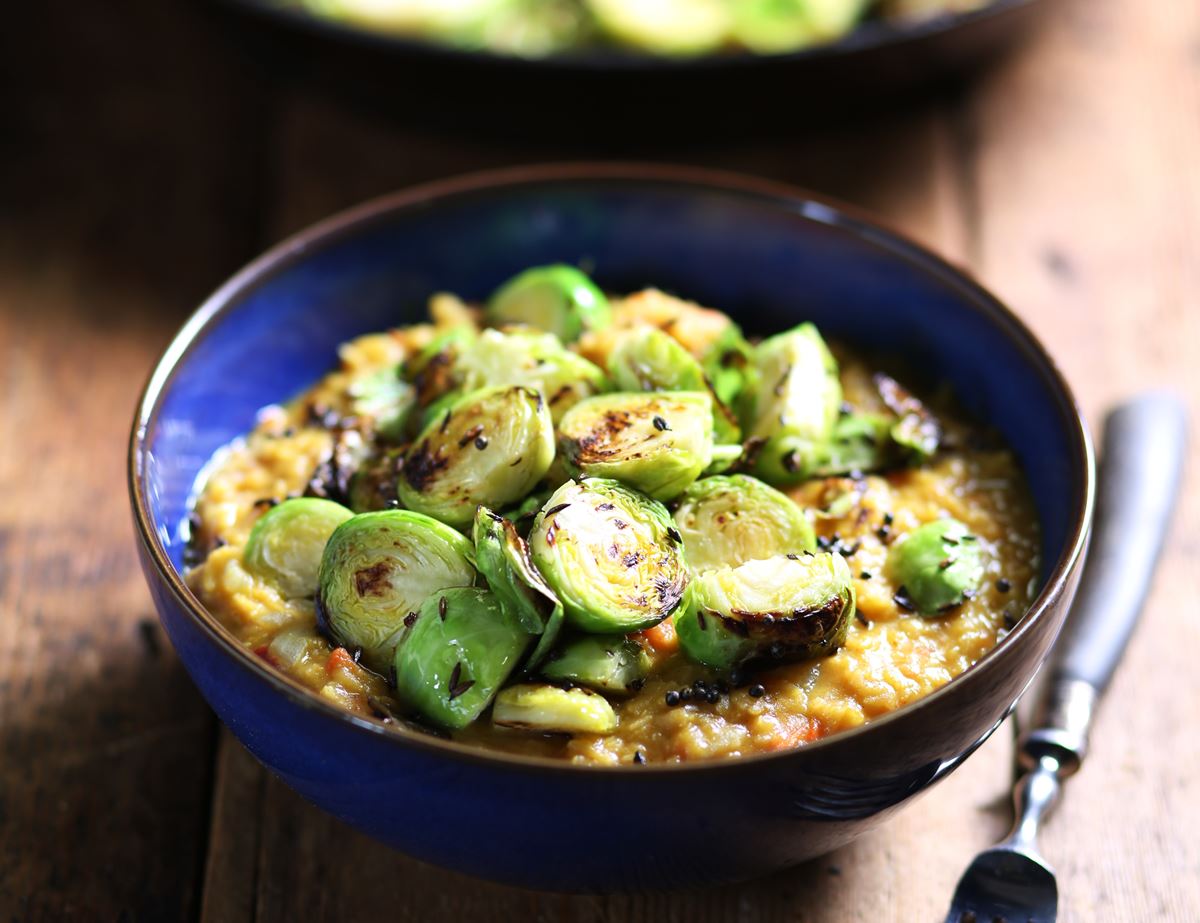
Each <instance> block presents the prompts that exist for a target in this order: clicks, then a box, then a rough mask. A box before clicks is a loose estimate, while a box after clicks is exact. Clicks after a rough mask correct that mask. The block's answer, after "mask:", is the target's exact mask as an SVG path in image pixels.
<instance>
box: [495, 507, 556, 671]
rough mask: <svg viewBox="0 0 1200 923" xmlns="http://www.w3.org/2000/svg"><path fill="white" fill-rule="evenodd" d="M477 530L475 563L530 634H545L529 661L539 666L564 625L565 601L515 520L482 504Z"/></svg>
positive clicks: (501, 603) (506, 608)
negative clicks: (551, 584) (540, 569)
mask: <svg viewBox="0 0 1200 923" xmlns="http://www.w3.org/2000/svg"><path fill="white" fill-rule="evenodd" d="M473 533H474V537H475V566H476V567H478V568H479V572H480V573H481V574H483V576H484V579H486V580H487V582H488V586H490V587H491V588H492V592H493V593H495V594H496V598H497V599H498V600H499V601H500V605H501V606H503V607H504V608H505V610H506V611H507V612H508V613H509V614H510V615H511V616H512V617H513V618H514V619H515V620H516V621H518V622H519V623H520V624H521V626H522V627H523V628H524V629H525V630H526V631H528V632H529V633H530V634H533V635H541V636H542V637H541V638H540V639H539V641H538V646H537V650H535V651H534V655H533V656H532V657H530V663H529V664H528V666H530V667H532V666H535V665H536V664H537V662H538V660H540V657H539V656H538V655H539V654H544V653H545V652H546V651H549V649H550V647H551V645H553V644H554V641H555V638H556V637H557V635H558V631H559V628H560V627H561V626H562V621H563V608H562V603H560V602H559V601H558V597H557V596H555V595H554V591H553V590H552V589H550V587H549V585H548V584H547V583H546V581H545V580H544V579H543V578H542V575H541V574H540V573H538V569H537V568H536V567H534V566H533V561H532V560H531V559H530V557H529V546H528V545H527V544H526V542H525V539H523V538H521V536H520V534H519V533H518V532H517V528H516V526H515V525H514V524H513V523H512V522H510V521H509V520H507V519H505V518H504V517H503V516H498V515H496V514H495V513H493V512H492V511H491V510H489V509H488V508H487V507H486V506H481V507H480V508H479V511H478V512H477V513H476V514H475V528H474V530H473ZM547 635H548V637H547Z"/></svg>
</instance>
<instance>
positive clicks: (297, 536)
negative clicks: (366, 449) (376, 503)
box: [242, 497, 354, 598]
mask: <svg viewBox="0 0 1200 923" xmlns="http://www.w3.org/2000/svg"><path fill="white" fill-rule="evenodd" d="M353 515H354V514H353V513H352V512H351V511H350V510H348V509H346V508H345V507H344V506H342V505H341V504H340V503H334V502H333V501H332V500H320V499H317V498H316V497H296V498H294V499H291V500H284V501H283V502H282V503H280V504H278V505H277V506H274V507H272V508H271V509H269V510H268V511H267V512H266V513H265V514H264V515H263V517H262V518H261V519H260V520H259V521H258V522H256V523H255V524H254V528H253V529H251V530H250V537H249V538H248V539H247V540H246V548H245V550H244V551H243V552H242V561H243V562H244V564H245V566H246V569H247V570H248V571H250V573H252V574H254V575H255V576H257V577H261V578H262V579H263V580H265V581H267V583H269V584H271V585H272V586H273V587H275V589H277V590H278V591H279V592H280V593H281V594H283V595H284V596H289V597H293V598H299V597H306V596H312V595H313V594H314V593H316V591H317V572H318V570H320V567H321V555H322V554H323V553H324V551H325V544H326V542H328V541H329V536H331V535H333V533H334V530H336V529H337V527H338V526H340V525H341V524H342V523H344V522H345V521H346V520H348V519H350V518H351V517H352V516H353Z"/></svg>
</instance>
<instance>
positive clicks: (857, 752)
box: [129, 166, 1093, 891]
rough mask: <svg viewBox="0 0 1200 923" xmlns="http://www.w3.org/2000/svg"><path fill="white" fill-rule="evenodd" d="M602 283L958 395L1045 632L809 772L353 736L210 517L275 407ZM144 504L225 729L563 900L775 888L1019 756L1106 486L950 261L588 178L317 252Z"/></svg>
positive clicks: (152, 547) (1004, 328) (453, 202)
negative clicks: (382, 343)
mask: <svg viewBox="0 0 1200 923" xmlns="http://www.w3.org/2000/svg"><path fill="white" fill-rule="evenodd" d="M555 261H564V262H570V263H576V262H581V261H583V262H586V263H587V264H589V265H591V266H593V267H594V274H595V277H596V278H597V280H598V281H599V282H600V284H601V285H603V286H604V287H606V288H609V289H612V290H615V291H630V290H634V289H637V288H639V287H642V286H645V285H650V284H654V285H658V286H660V287H663V288H666V289H668V290H674V291H677V292H679V293H681V294H683V295H686V296H688V297H691V298H695V299H697V300H699V301H701V302H703V303H706V304H711V305H716V306H718V307H720V308H723V309H725V310H726V311H728V312H730V313H731V314H733V316H734V317H736V318H737V319H738V320H739V321H741V322H742V323H743V324H744V325H745V326H746V327H747V328H748V329H749V330H750V331H751V332H768V331H772V330H779V329H783V328H785V327H788V326H791V325H793V324H796V323H797V322H799V321H801V320H812V321H815V322H816V323H817V324H818V325H819V326H820V327H821V329H822V330H823V331H824V332H826V333H827V334H828V335H829V336H831V337H833V338H835V339H840V340H844V341H847V342H849V343H852V344H855V345H857V346H859V347H863V348H865V349H868V350H885V351H888V352H890V353H891V354H894V355H900V356H903V357H906V358H907V359H909V360H910V361H911V362H912V363H913V364H914V366H915V367H918V368H923V369H926V370H930V371H931V372H933V373H934V374H935V375H936V377H938V378H940V379H943V380H945V381H948V382H950V383H951V384H952V385H953V386H954V388H955V389H956V391H957V393H958V395H959V397H960V398H961V400H962V401H963V402H964V404H965V405H966V406H967V408H968V409H969V410H970V411H971V412H973V413H974V414H976V415H977V416H978V417H979V418H980V419H983V420H988V421H991V422H992V423H994V424H995V425H996V426H997V427H998V428H999V429H1000V431H1001V432H1002V433H1003V434H1004V435H1005V436H1006V437H1007V439H1008V442H1009V443H1010V444H1011V445H1012V446H1013V447H1014V449H1015V450H1016V452H1017V454H1018V455H1019V456H1020V460H1021V463H1022V465H1023V467H1024V469H1025V472H1026V474H1027V476H1028V479H1029V482H1030V485H1031V486H1032V490H1033V494H1034V497H1035V499H1036V502H1037V507H1038V510H1039V513H1040V516H1041V524H1042V531H1043V560H1044V562H1045V564H1044V573H1043V577H1044V584H1043V587H1042V590H1041V593H1040V594H1039V595H1038V597H1037V600H1036V602H1035V603H1034V605H1033V607H1032V608H1031V609H1030V611H1029V612H1028V613H1027V614H1026V615H1025V616H1024V617H1023V618H1022V619H1021V620H1020V622H1019V624H1018V625H1017V627H1016V628H1015V630H1014V631H1013V632H1012V633H1011V634H1009V635H1008V637H1006V638H1005V639H1004V640H1003V641H1001V642H1000V644H999V645H998V646H997V647H996V648H995V649H994V650H993V651H991V652H990V653H988V654H987V655H986V656H985V657H984V658H983V659H982V660H981V661H980V662H979V663H977V664H976V665H975V666H973V667H971V668H970V669H969V670H967V671H966V672H965V673H964V674H963V675H962V676H960V677H958V678H957V679H955V680H954V681H953V682H951V683H950V684H949V685H947V686H946V687H944V688H943V689H941V690H939V691H938V692H935V693H934V694H932V695H930V696H928V697H927V698H925V699H923V700H921V701H920V702H917V703H915V704H913V705H909V706H907V707H905V708H902V709H900V710H899V711H897V712H895V713H893V714H890V715H888V716H886V717H884V718H881V719H879V720H876V721H874V722H871V723H870V724H868V725H866V726H864V727H862V728H859V729H856V730H853V731H850V732H847V733H843V734H841V735H837V736H834V737H831V738H828V739H825V740H821V741H818V742H816V743H813V744H810V745H808V746H805V747H803V748H801V749H798V750H793V751H790V752H782V753H776V754H770V755H761V756H753V757H746V758H742V759H734V760H722V761H714V762H709V763H699V764H691V765H680V766H666V765H664V766H655V765H647V766H636V765H629V766H621V767H610V768H588V767H580V766H574V765H569V764H566V763H558V762H551V761H547V760H541V759H532V758H528V759H527V758H518V757H512V756H504V755H497V754H492V753H486V752H483V751H480V750H476V749H470V748H467V747H464V746H461V745H458V744H455V743H451V742H447V741H442V740H439V739H435V738H431V737H427V736H421V735H417V734H413V733H409V732H406V731H404V730H398V729H389V728H385V727H384V726H382V725H379V724H375V723H373V722H371V721H368V720H364V719H360V718H356V717H353V716H351V715H349V714H346V713H345V712H343V711H340V710H339V709H338V708H336V707H334V706H333V705H331V704H330V703H328V702H326V701H324V700H322V699H320V698H319V697H317V696H316V695H314V694H312V693H310V692H309V691H307V690H306V689H304V688H302V687H300V686H299V685H297V684H296V683H294V682H292V681H291V680H289V679H287V678H285V677H284V676H282V675H280V674H279V673H276V672H274V671H272V670H271V669H270V668H268V667H267V666H266V665H265V664H264V663H263V662H262V661H261V660H260V659H259V658H257V657H255V656H253V655H252V654H251V653H250V651H249V650H247V649H246V648H245V647H243V646H242V645H240V644H239V643H238V642H237V641H235V640H234V638H233V636H232V635H231V634H230V633H229V632H227V631H226V630H225V629H224V628H222V627H221V625H220V624H219V623H218V622H217V620H216V619H215V618H214V617H213V616H212V615H210V614H209V613H207V612H206V611H205V610H204V609H203V607H202V606H201V605H200V603H199V602H198V601H197V600H196V598H195V597H194V596H193V595H192V594H191V593H190V592H189V591H188V589H187V588H186V586H185V585H184V581H183V578H182V568H183V564H182V559H183V551H184V544H185V542H184V530H183V529H182V526H183V523H184V522H185V520H186V518H187V513H188V496H189V493H190V492H191V490H192V488H193V485H194V483H195V481H196V478H197V475H198V474H199V472H200V471H201V468H202V467H203V465H204V464H205V462H206V461H207V460H208V458H209V457H210V456H211V455H212V453H213V452H214V451H215V450H216V449H217V448H219V447H220V446H222V445H224V444H225V443H227V442H229V441H230V440H231V439H233V438H234V437H236V436H238V435H240V434H242V433H245V432H246V431H247V430H249V429H250V428H251V427H252V426H253V425H254V422H255V412H256V411H257V410H258V409H259V408H260V407H262V406H263V405H265V404H268V403H272V402H275V401H278V400H279V399H281V398H285V397H288V396H290V395H292V394H295V393H297V392H298V391H300V390H301V389H303V388H305V387H306V386H307V385H309V384H310V383H311V382H313V381H314V380H315V379H316V378H317V377H318V376H320V375H321V374H322V373H323V372H325V371H326V370H328V369H329V368H330V366H331V363H332V361H333V359H334V347H335V346H336V345H337V344H338V343H340V342H342V341H343V340H346V339H349V338H350V337H353V336H355V335H357V334H360V333H364V332H366V331H372V330H378V329H383V328H385V327H388V326H390V325H395V324H403V323H407V322H410V321H415V320H417V318H418V317H419V316H420V315H421V314H422V312H423V311H424V308H425V301H426V297H427V296H428V295H429V294H430V293H431V292H434V291H438V290H443V289H448V290H453V291H456V292H459V293H461V294H462V295H464V296H466V297H469V298H482V297H484V296H485V295H486V294H487V293H488V292H490V291H491V290H492V289H493V288H494V287H495V286H496V284H497V283H499V282H500V281H502V280H504V279H505V278H507V277H509V276H511V275H512V274H514V273H515V272H517V271H518V270H520V269H523V268H525V267H528V266H531V265H536V264H541V263H550V262H555ZM129 462H130V467H129V487H130V493H131V496H132V502H133V513H134V519H135V521H136V524H137V531H138V535H139V538H140V551H141V557H142V563H143V566H144V569H145V572H146V577H147V580H148V582H149V584H150V589H151V591H152V593H153V595H154V601H155V604H156V605H157V607H158V611H159V614H160V616H161V618H162V622H163V625H164V626H165V628H166V631H167V633H168V634H169V635H170V637H171V640H172V642H173V643H174V645H175V649H176V650H177V651H178V653H179V656H180V658H181V659H182V661H183V663H184V665H185V666H186V668H187V670H188V671H189V672H190V673H191V675H192V677H193V679H194V680H195V681H196V684H197V685H198V686H199V687H200V690H201V692H203V694H204V696H205V697H206V698H207V699H208V701H209V702H210V703H211V705H212V707H213V708H214V709H215V710H216V712H217V714H218V715H219V716H220V717H221V719H222V720H223V721H224V722H225V723H226V724H227V725H228V726H229V728H230V729H231V730H232V731H233V732H234V733H235V734H236V735H237V736H238V738H239V739H240V740H241V741H242V742H243V743H244V744H245V745H246V746H247V747H248V748H249V749H250V750H251V751H252V752H253V753H254V754H255V756H257V757H258V758H259V759H260V760H261V761H262V762H263V763H264V764H266V765H267V766H268V767H269V768H270V769H272V770H273V771H274V772H275V773H277V774H278V775H279V776H281V777H282V778H284V779H285V780H286V781H287V782H288V784H290V785H291V786H292V787H294V788H295V789H296V790H297V791H298V792H300V793H301V794H302V795H303V796H305V797H306V798H308V799H309V800H311V801H313V802H314V803H316V804H317V805H320V806H321V807H323V808H324V809H326V810H327V811H330V812H331V813H333V814H335V815H337V816H338V817H340V818H342V819H343V820H345V821H347V822H348V823H350V824H352V825H354V826H356V827H358V828H360V829H362V830H364V831H366V832H368V833H370V834H371V835H373V836H375V837H377V838H379V839H380V840H382V841H383V842H385V843H389V844H391V845H393V846H395V847H397V848H398V849H401V850H403V851H404V852H406V853H409V854H411V855H413V856H416V857H418V858H421V859H424V860H427V861H429V862H434V863H437V864H439V865H444V866H448V867H450V868H454V869H459V870H461V871H463V872H467V873H470V874H472V875H477V876H481V877H484V878H490V879H495V880H498V881H502V882H507V883H510V884H515V885H523V886H526V887H533V888H544V889H555V890H571V891H575V890H610V889H637V888H641V887H656V888H661V887H679V886H688V885H696V884H701V883H703V884H710V883H715V882H720V881H728V880H734V879H742V878H747V877H751V876H755V875H761V874H765V873H767V872H770V871H773V870H775V869H778V868H781V867H783V866H787V865H789V864H793V863H796V862H799V861H800V860H802V859H805V858H808V857H811V856H814V855H817V854H819V853H822V852H825V851H827V850H830V849H832V848H834V847H837V846H839V845H841V844H843V843H845V842H847V841H848V840H850V839H851V838H852V837H855V836H857V835H858V834H860V833H862V832H863V831H864V830H866V829H868V828H869V827H872V826H873V825H875V824H877V823H879V822H880V821H882V820H884V819H886V818H887V817H888V816H889V815H891V814H892V813H893V812H894V811H895V810H897V809H898V808H899V807H900V806H901V805H902V804H903V803H904V802H905V801H907V800H908V799H909V798H911V797H912V796H913V795H915V794H917V793H918V792H920V791H922V790H924V789H926V788H928V787H929V786H930V785H932V784H933V783H934V782H936V781H938V780H939V779H941V778H942V777H944V776H945V775H946V774H948V773H949V772H950V771H951V770H953V769H954V768H955V767H956V766H957V765H958V764H959V763H960V762H961V761H962V760H963V759H964V758H965V757H967V756H968V755H969V754H970V753H971V752H972V751H973V750H974V749H975V748H976V747H977V746H979V744H980V743H981V742H982V741H983V740H984V739H985V738H986V737H987V736H988V735H989V734H990V733H991V732H992V731H993V730H994V729H995V728H996V726H997V724H999V722H1000V721H1001V720H1002V719H1003V718H1004V716H1005V715H1006V714H1008V712H1009V711H1010V709H1011V708H1012V706H1013V704H1014V702H1015V701H1016V699H1017V697H1018V696H1019V695H1020V693H1021V691H1022V690H1023V689H1024V688H1025V686H1026V684H1027V683H1028V682H1029V680H1030V679H1031V678H1032V676H1033V675H1034V673H1035V671H1036V670H1037V668H1038V666H1039V665H1040V664H1041V662H1042V660H1043V658H1044V657H1045V655H1046V653H1047V650H1048V649H1049V647H1050V644H1051V642H1052V641H1053V640H1054V637H1055V635H1056V634H1057V632H1058V629H1059V626H1060V625H1061V623H1062V620H1063V617H1064V615H1065V614H1066V611H1067V606H1068V604H1069V602H1070V598H1071V595H1072V593H1073V591H1074V586H1075V580H1076V577H1077V571H1078V568H1079V564H1080V558H1081V555H1082V552H1083V548H1084V544H1085V537H1086V534H1087V529H1088V524H1089V520H1090V514H1091V505H1092V478H1093V475H1092V459H1091V452H1090V448H1089V443H1088V438H1087V435H1086V432H1085V429H1084V426H1083V424H1082V422H1081V420H1080V417H1079V414H1078V412H1077V410H1076V407H1075V404H1074V402H1073V400H1072V397H1071V394H1070V392H1069V391H1068V389H1067V386H1066V384H1065V383H1064V382H1063V380H1062V378H1061V377H1060V375H1059V373H1058V371H1057V370H1056V369H1055V367H1054V364H1053V363H1052V362H1051V360H1050V359H1049V358H1048V357H1047V355H1046V353H1045V352H1044V350H1043V349H1042V347H1041V346H1040V345H1038V343H1037V341H1036V340H1035V339H1034V338H1033V336H1032V335H1031V334H1030V333H1029V331H1028V330H1027V329H1026V328H1025V327H1024V326H1022V325H1021V323H1020V322H1019V321H1018V320H1017V319H1016V318H1015V317H1013V315H1012V314H1011V313H1009V311H1008V310H1006V309H1005V308H1004V307H1003V306H1002V305H1000V304H999V303H998V302H997V301H996V300H995V299H994V298H993V297H992V296H990V295H989V294H988V293H987V292H985V291H983V290H982V289H981V288H979V287H978V286H977V285H975V284H974V283H973V282H971V281H970V280H968V279H966V278H964V276H963V275H962V274H961V273H959V272H957V271H956V270H955V269H953V268H951V267H950V266H948V265H947V264H946V263H944V262H942V261H941V260H939V259H937V258H936V257H934V256H931V255H930V254H929V253H927V252H925V251H924V250H922V249H920V248H919V247H916V246H914V245H913V244H911V243H908V242H906V241H904V240H901V239H899V238H897V237H896V236H895V235H893V234H891V233H888V232H886V231H884V230H881V229H880V228H878V227H876V226H873V225H871V224H869V223H867V222H865V221H864V220H862V219H860V218H858V217H856V216H852V215H849V214H847V213H846V212H845V211H843V210H840V209H837V208H834V207H832V206H830V205H828V204H825V203H822V202H820V201H817V200H814V199H812V198H810V197H808V196H806V195H805V194H803V193H800V192H797V191H795V190H791V189H787V188H781V187H778V186H774V185H770V184H766V183H762V182H756V181H751V180H747V179H738V178H732V177H728V176H714V175H712V174H707V173H703V172H697V171H691V170H680V169H669V168H657V167H655V168H650V167H617V166H614V167H587V166H571V167H557V168H540V169H526V170H515V171H509V172H504V173H498V174H491V175H486V176H480V177H472V178H468V179H464V180H456V181H450V182H444V183H439V184H435V185H431V186H426V187H423V188H420V189H416V190H413V191H409V192H404V193H400V194H398V195H394V196H391V197H389V198H385V199H381V200H379V201H376V202H373V203H370V204H368V205H365V206H363V207H361V208H358V209H355V210H353V211H351V212H348V213H346V214H343V215H340V216H338V217H336V218H333V219H331V220H329V221H326V222H324V223H322V224H320V225H318V226H317V227H315V228H313V229H312V230H309V231H306V232H305V233H303V234H300V235H298V236H297V237H294V238H292V239H290V240H288V241H286V242H284V243H283V244H281V245H280V246H278V247H276V248H275V249H274V250H272V251H271V252H269V253H268V254H266V255H265V256H263V257H262V258H260V259H259V260H257V261H256V262H254V263H253V264H251V265H250V266H248V267H247V268H246V269H244V270H243V271H241V272H240V273H238V274H237V275H236V276H235V277H234V278H233V279H232V280H230V281H229V282H228V283H226V284H225V285H224V286H223V287H222V288H221V289H220V290H219V291H218V292H217V293H216V294H215V295H213V297H212V298H210V299H209V300H208V302H206V303H205V304H204V305H203V307H201V308H200V310H199V311H198V312H197V313H196V314H195V315H194V316H193V317H192V319H191V320H190V321H188V323H187V324H186V325H185V326H184V328H183V330H182V331H181V332H180V333H179V335H178V336H177V337H176V339H175V341H174V342H173V343H172V344H171V346H170V347H169V348H168V350H167V352H166V354H165V355H164V356H163V358H162V361H161V362H160V363H159V365H158V367H157V368H156V369H155V371H154V373H153V375H152V376H151V378H150V382H149V384H148V385H147V388H146V392H145V395H144V396H143V398H142V401H141V404H140V406H139V408H138V410H137V417H136V420H135V423H134V428H133V435H132V440H131V445H130V456H129Z"/></svg>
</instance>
